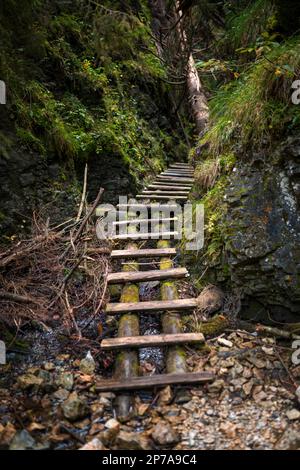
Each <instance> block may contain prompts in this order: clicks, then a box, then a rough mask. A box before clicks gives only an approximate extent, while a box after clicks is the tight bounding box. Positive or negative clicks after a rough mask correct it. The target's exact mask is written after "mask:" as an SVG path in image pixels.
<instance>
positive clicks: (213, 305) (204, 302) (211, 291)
mask: <svg viewBox="0 0 300 470" xmlns="http://www.w3.org/2000/svg"><path fill="white" fill-rule="evenodd" d="M223 302H224V293H223V292H222V291H221V289H219V288H218V287H216V286H212V285H210V286H207V287H205V289H203V291H202V292H201V294H200V295H199V296H198V297H197V305H198V309H199V310H200V312H201V313H207V314H212V313H215V312H217V311H218V310H220V308H222V306H223Z"/></svg>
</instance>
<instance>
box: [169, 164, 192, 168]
mask: <svg viewBox="0 0 300 470" xmlns="http://www.w3.org/2000/svg"><path fill="white" fill-rule="evenodd" d="M168 168H187V169H188V170H193V169H194V168H193V167H192V165H189V164H188V163H172V165H170V166H169V167H168Z"/></svg>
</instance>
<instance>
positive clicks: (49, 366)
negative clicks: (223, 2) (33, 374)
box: [44, 362, 55, 371]
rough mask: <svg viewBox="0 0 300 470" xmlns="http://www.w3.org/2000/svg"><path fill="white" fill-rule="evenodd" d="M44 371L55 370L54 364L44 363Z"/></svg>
mask: <svg viewBox="0 0 300 470" xmlns="http://www.w3.org/2000/svg"><path fill="white" fill-rule="evenodd" d="M44 369H45V370H48V371H52V370H55V364H53V362H45V363H44Z"/></svg>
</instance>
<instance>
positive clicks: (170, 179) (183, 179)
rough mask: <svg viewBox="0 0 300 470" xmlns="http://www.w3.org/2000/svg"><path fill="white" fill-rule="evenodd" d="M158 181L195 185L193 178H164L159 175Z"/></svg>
mask: <svg viewBox="0 0 300 470" xmlns="http://www.w3.org/2000/svg"><path fill="white" fill-rule="evenodd" d="M157 179H158V180H161V181H170V182H171V183H173V182H175V183H194V179H193V178H185V177H179V176H162V175H157Z"/></svg>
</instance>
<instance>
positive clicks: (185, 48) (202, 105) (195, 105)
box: [176, 1, 209, 135]
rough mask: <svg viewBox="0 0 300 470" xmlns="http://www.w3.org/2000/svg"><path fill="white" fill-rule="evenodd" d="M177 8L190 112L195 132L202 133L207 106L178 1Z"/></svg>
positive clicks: (205, 124) (206, 115) (206, 118)
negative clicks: (185, 62) (185, 61)
mask: <svg viewBox="0 0 300 470" xmlns="http://www.w3.org/2000/svg"><path fill="white" fill-rule="evenodd" d="M176 9H177V15H178V19H177V22H178V24H177V30H178V36H179V41H180V49H181V51H182V54H183V56H187V65H186V85H187V90H188V100H189V104H190V107H191V112H192V115H193V118H194V122H195V126H196V130H197V133H198V134H200V135H202V134H203V133H204V132H205V130H206V127H207V123H208V115H209V113H208V106H207V100H206V96H205V93H204V90H203V87H202V84H201V81H200V78H199V75H198V72H197V69H196V65H195V60H194V57H193V54H192V52H191V51H190V49H191V48H190V45H189V43H188V39H187V35H186V32H185V30H184V26H183V14H182V10H181V9H180V6H179V1H177V2H176Z"/></svg>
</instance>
